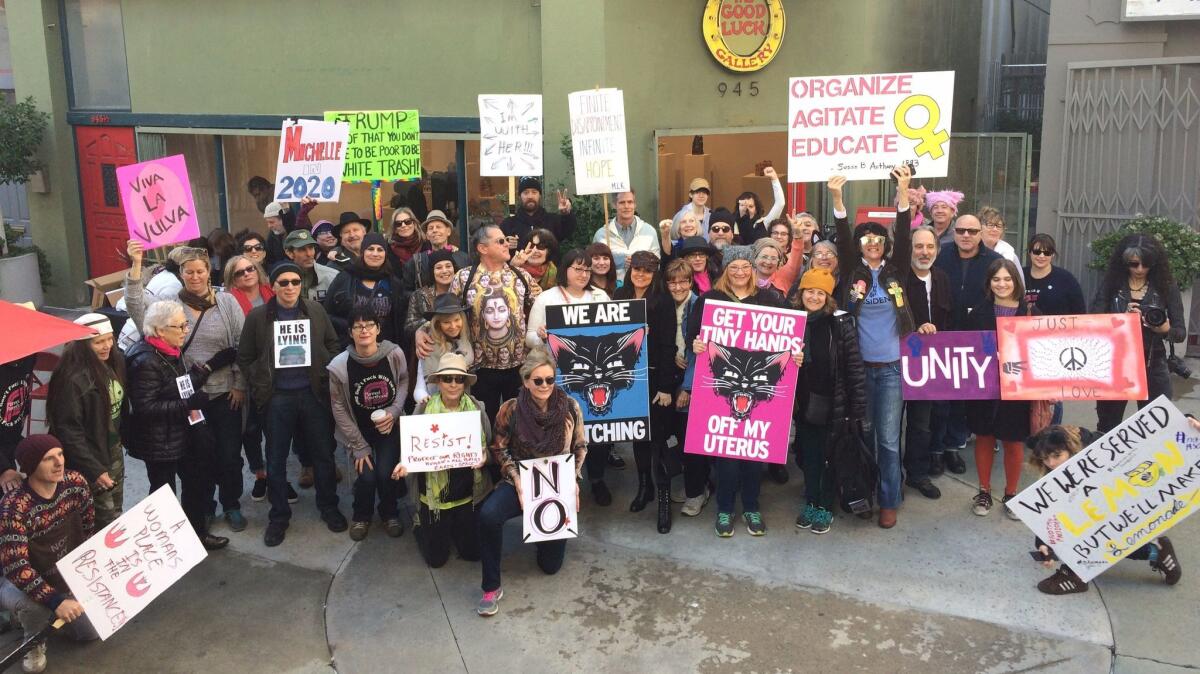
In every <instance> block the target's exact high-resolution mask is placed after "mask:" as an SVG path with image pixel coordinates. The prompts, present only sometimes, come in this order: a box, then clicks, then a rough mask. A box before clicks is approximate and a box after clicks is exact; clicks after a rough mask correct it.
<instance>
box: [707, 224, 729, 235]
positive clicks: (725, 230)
mask: <svg viewBox="0 0 1200 674" xmlns="http://www.w3.org/2000/svg"><path fill="white" fill-rule="evenodd" d="M708 231H710V232H712V233H713V234H725V233H728V232H732V231H733V228H732V227H724V226H716V225H714V226H712V227H709V228H708Z"/></svg>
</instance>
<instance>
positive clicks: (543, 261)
mask: <svg viewBox="0 0 1200 674" xmlns="http://www.w3.org/2000/svg"><path fill="white" fill-rule="evenodd" d="M557 259H558V239H556V238H554V234H553V233H551V232H550V230H548V229H541V228H538V229H532V230H530V231H529V232H527V233H526V234H525V235H523V236H522V237H521V240H520V241H519V242H518V243H517V250H516V252H515V253H514V254H513V264H515V265H517V266H518V267H520V268H521V269H524V270H525V271H526V272H528V274H529V275H530V276H531V277H532V278H533V280H534V282H536V283H537V284H538V285H539V286H541V287H542V290H550V289H551V288H553V287H554V285H555V281H556V279H557V278H558V267H556V266H555V264H554V261H555V260H557Z"/></svg>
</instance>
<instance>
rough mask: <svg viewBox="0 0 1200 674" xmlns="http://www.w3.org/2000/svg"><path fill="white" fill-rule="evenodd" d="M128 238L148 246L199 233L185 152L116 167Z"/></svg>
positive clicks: (193, 236)
mask: <svg viewBox="0 0 1200 674" xmlns="http://www.w3.org/2000/svg"><path fill="white" fill-rule="evenodd" d="M117 184H118V185H119V186H120V190H121V204H122V206H124V208H125V224H126V225H127V226H128V227H129V238H130V239H134V240H137V241H141V242H142V247H143V248H144V249H145V250H150V249H152V248H159V247H161V246H166V245H169V244H172V243H176V242H178V241H187V240H188V239H194V238H196V237H198V236H200V223H199V221H198V220H197V219H196V204H195V203H194V202H193V201H192V185H191V183H190V182H188V172H187V164H186V163H185V162H184V160H183V155H181V154H176V155H172V156H170V157H163V158H161V159H151V160H150V161H144V162H141V163H140V164H130V165H129V166H121V167H118V168H117Z"/></svg>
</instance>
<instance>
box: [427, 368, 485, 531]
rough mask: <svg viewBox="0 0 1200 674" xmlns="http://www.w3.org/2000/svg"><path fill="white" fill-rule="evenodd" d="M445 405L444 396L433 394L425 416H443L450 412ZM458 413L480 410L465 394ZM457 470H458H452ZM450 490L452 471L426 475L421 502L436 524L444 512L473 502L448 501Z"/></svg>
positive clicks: (477, 478) (477, 475)
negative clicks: (427, 508)
mask: <svg viewBox="0 0 1200 674" xmlns="http://www.w3.org/2000/svg"><path fill="white" fill-rule="evenodd" d="M448 411H449V410H447V409H446V405H445V403H443V402H442V394H440V393H435V394H433V395H432V396H431V397H430V398H429V400H428V401H426V403H425V412H424V413H425V414H442V413H444V412H448ZM455 411H456V412H478V411H479V408H478V407H476V406H475V401H474V400H471V396H469V395H467V394H466V392H464V393H463V397H462V398H461V399H460V400H459V401H458V409H457V410H455ZM451 470H457V469H451ZM473 472H474V473H475V481H476V482H478V481H479V480H480V479H481V477H482V476H481V474H480V472H479V471H473ZM449 489H450V470H435V471H432V472H429V473H425V493H423V494H421V495H420V499H421V502H422V503H424V504H425V505H426V506H428V507H429V514H430V516H431V519H432V520H433V521H434V522H436V521H438V519H440V517H441V511H442V510H449V509H450V508H456V507H458V506H460V505H465V504H466V503H469V502H470V501H471V500H472V497H470V496H468V497H466V498H465V499H461V500H458V501H447V500H445V499H446V496H447V495H448V494H447V491H448V490H449Z"/></svg>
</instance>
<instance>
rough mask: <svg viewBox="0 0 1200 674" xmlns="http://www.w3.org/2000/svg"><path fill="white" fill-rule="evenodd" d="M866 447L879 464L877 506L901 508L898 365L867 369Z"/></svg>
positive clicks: (900, 404) (902, 406)
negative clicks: (867, 425)
mask: <svg viewBox="0 0 1200 674" xmlns="http://www.w3.org/2000/svg"><path fill="white" fill-rule="evenodd" d="M866 371H867V421H868V422H869V423H870V426H869V427H868V428H867V429H866V430H867V437H866V440H867V446H868V447H870V448H871V451H872V452H874V454H875V461H876V463H878V464H879V507H880V508H899V507H900V413H901V411H903V409H904V398H903V397H902V395H901V391H900V364H899V363H893V364H890V365H884V366H882V367H871V366H868V367H867V368H866Z"/></svg>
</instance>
